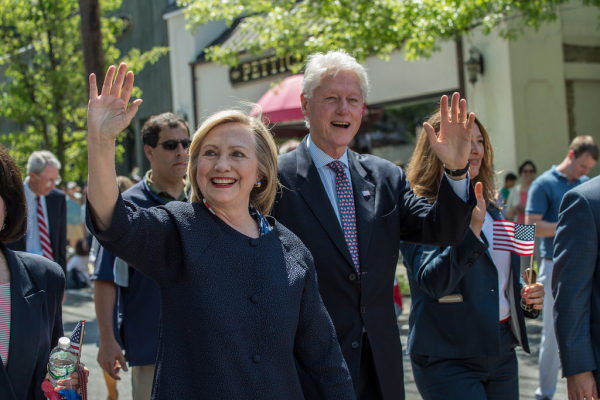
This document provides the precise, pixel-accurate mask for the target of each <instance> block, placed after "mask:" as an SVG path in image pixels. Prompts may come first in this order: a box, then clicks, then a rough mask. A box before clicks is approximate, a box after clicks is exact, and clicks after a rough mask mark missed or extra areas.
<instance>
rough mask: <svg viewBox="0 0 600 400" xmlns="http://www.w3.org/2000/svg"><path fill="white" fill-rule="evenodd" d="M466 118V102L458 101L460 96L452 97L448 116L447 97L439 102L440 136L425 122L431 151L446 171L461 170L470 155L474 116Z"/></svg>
mask: <svg viewBox="0 0 600 400" xmlns="http://www.w3.org/2000/svg"><path fill="white" fill-rule="evenodd" d="M466 116H467V101H466V100H465V99H462V100H460V95H459V94H458V93H454V94H453V95H452V105H451V108H450V115H448V96H446V95H444V96H442V99H441V101H440V117H441V124H440V135H439V137H437V136H436V134H435V130H434V129H433V127H432V126H431V125H430V124H428V123H427V122H426V123H424V124H423V128H424V129H425V132H426V133H427V137H428V138H429V143H430V145H431V149H432V150H433V152H434V153H435V154H436V155H437V156H438V158H439V159H440V161H442V163H443V164H444V166H445V167H446V168H448V169H452V170H456V169H463V168H464V167H465V166H466V165H467V162H468V161H469V154H471V129H473V124H474V123H475V114H473V113H471V114H469V117H468V118H466Z"/></svg>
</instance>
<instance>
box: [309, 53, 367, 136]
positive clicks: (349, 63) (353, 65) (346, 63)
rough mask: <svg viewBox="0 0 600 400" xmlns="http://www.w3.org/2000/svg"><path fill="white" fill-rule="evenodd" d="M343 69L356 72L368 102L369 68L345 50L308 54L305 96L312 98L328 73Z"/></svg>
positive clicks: (364, 99) (363, 96) (364, 100)
mask: <svg viewBox="0 0 600 400" xmlns="http://www.w3.org/2000/svg"><path fill="white" fill-rule="evenodd" d="M341 71H347V72H354V73H355V74H356V76H357V77H358V82H359V85H360V90H361V92H362V100H363V102H366V101H367V95H368V94H369V88H370V87H369V77H368V75H367V69H366V67H365V66H364V65H362V64H360V63H359V62H358V61H356V58H354V57H352V56H351V55H350V54H348V53H346V52H345V51H344V50H335V51H333V50H331V51H329V52H327V54H323V53H315V54H311V55H310V56H308V58H307V59H306V68H305V70H304V79H303V80H302V94H303V95H304V97H305V98H307V99H310V98H311V97H312V95H313V91H314V90H315V89H316V88H318V87H319V86H320V85H321V83H322V81H323V79H324V78H325V77H326V76H327V75H333V76H334V77H335V76H336V75H337V74H338V73H340V72H341ZM305 120H306V126H307V127H308V128H310V126H309V121H308V118H305Z"/></svg>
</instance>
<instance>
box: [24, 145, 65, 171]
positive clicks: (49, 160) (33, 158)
mask: <svg viewBox="0 0 600 400" xmlns="http://www.w3.org/2000/svg"><path fill="white" fill-rule="evenodd" d="M46 165H51V166H53V167H56V168H58V169H60V161H58V158H56V156H55V155H54V154H52V153H51V152H49V151H48V150H42V151H34V152H33V153H31V155H30V156H29V160H27V173H30V172H33V173H34V174H40V173H41V172H42V171H43V170H44V168H46Z"/></svg>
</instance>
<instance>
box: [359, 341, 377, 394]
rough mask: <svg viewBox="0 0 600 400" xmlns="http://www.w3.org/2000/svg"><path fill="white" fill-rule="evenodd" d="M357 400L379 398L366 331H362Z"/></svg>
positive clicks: (375, 372)
mask: <svg viewBox="0 0 600 400" xmlns="http://www.w3.org/2000/svg"><path fill="white" fill-rule="evenodd" d="M356 398H357V400H381V399H383V395H382V394H381V388H380V387H379V378H378V377H377V370H376V369H375V361H374V359H373V352H372V351H371V343H370V342H369V337H368V336H367V334H366V333H363V342H362V349H361V354H360V373H359V376H358V393H357V395H356Z"/></svg>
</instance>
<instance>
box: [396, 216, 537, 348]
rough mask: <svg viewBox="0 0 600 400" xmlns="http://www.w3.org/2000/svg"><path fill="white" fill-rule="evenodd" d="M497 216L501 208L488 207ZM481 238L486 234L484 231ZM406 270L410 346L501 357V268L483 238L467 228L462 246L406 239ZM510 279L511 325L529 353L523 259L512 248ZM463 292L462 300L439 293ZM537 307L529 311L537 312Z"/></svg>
mask: <svg viewBox="0 0 600 400" xmlns="http://www.w3.org/2000/svg"><path fill="white" fill-rule="evenodd" d="M488 212H489V213H490V215H491V216H492V218H494V219H495V220H497V219H502V218H501V214H500V211H499V210H497V209H495V208H492V207H489V208H488ZM482 239H484V240H486V239H485V235H483V234H482ZM486 242H487V240H486ZM400 250H401V251H402V257H403V259H404V265H405V266H406V269H407V270H408V282H409V284H410V294H411V300H412V302H411V310H410V317H409V320H408V322H409V326H410V327H409V330H408V343H407V352H408V353H410V354H417V355H427V356H433V357H441V358H479V357H497V356H500V355H502V354H500V342H499V339H500V323H499V315H498V310H499V297H500V296H499V294H498V272H497V269H496V266H495V265H494V262H493V260H492V258H491V255H490V253H489V252H488V245H487V244H485V243H482V242H481V241H480V240H479V239H477V237H476V236H475V235H474V234H473V232H472V231H471V230H470V229H469V232H468V233H467V236H466V237H465V239H464V240H463V241H462V243H461V244H459V245H458V246H453V247H445V248H444V247H432V246H419V245H411V244H407V243H403V244H402V245H401V246H400ZM510 261H511V263H510V264H511V265H510V266H511V275H510V277H511V281H510V284H509V287H508V289H507V292H506V294H507V297H508V300H509V302H510V314H511V320H510V324H511V328H512V331H513V334H514V335H515V337H516V338H517V340H518V341H519V343H520V345H521V347H522V348H523V350H525V351H526V352H527V353H529V344H528V342H527V331H526V329H525V320H524V318H523V316H524V312H523V309H522V308H521V305H520V301H521V288H522V284H521V277H520V270H521V261H520V257H519V256H518V255H517V254H513V253H511V258H510ZM450 294H460V295H462V297H463V301H462V302H457V303H440V302H438V299H440V298H442V297H444V296H447V295H450ZM538 314H539V311H538V310H534V311H532V312H531V313H526V316H528V317H530V318H535V317H537V315H538Z"/></svg>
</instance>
